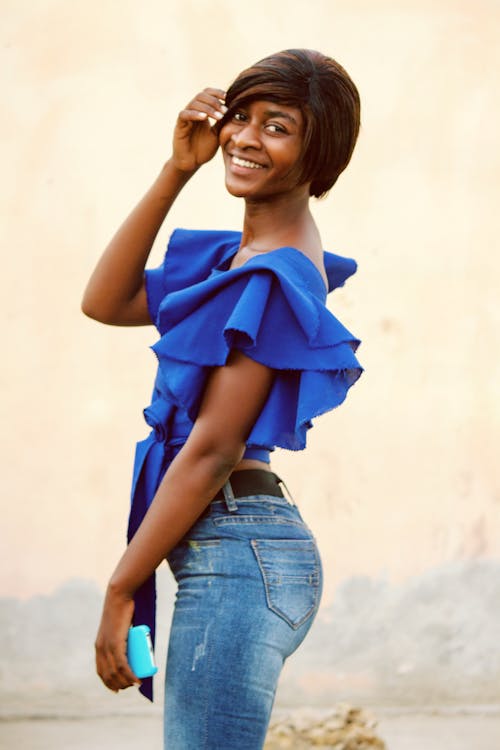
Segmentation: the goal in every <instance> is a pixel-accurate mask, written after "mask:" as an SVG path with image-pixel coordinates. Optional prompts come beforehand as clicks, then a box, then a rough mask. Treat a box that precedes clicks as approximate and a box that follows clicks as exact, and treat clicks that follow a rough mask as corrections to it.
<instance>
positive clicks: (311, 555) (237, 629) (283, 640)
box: [164, 495, 322, 750]
mask: <svg viewBox="0 0 500 750" xmlns="http://www.w3.org/2000/svg"><path fill="white" fill-rule="evenodd" d="M167 559H168V563H169V565H170V567H171V570H172V572H173V574H174V576H175V578H176V580H177V582H178V586H179V588H178V593H177V597H176V603H175V610H174V616H173V619H172V627H171V629H170V639H169V649H168V660H167V676H166V685H165V715H164V722H165V748H168V750H190V749H191V748H193V749H194V748H204V750H221V748H228V750H229V748H231V750H260V748H262V746H263V744H264V739H265V735H266V729H267V725H268V722H269V717H270V714H271V708H272V705H273V700H274V695H275V691H276V684H277V681H278V677H279V675H280V672H281V670H282V668H283V663H284V661H285V659H286V658H287V657H288V656H289V655H290V654H291V653H293V652H294V651H295V650H296V649H297V648H298V646H299V645H300V643H301V642H302V641H303V639H304V638H305V636H306V634H307V632H308V630H309V628H310V627H311V625H312V623H313V620H314V617H315V615H316V612H317V610H318V606H319V603H320V598H321V588H322V570H321V561H320V557H319V554H318V550H317V546H316V543H315V540H314V537H313V536H312V534H311V532H310V530H309V529H308V527H307V526H306V524H305V523H304V521H303V520H302V517H301V515H300V513H299V511H298V510H297V508H296V506H294V505H291V504H290V503H289V502H288V501H287V500H285V498H281V497H268V496H265V495H264V496H259V495H257V496H255V495H254V496H252V497H243V498H238V499H237V500H236V503H235V507H234V509H233V510H229V507H228V505H227V504H226V503H225V502H224V501H219V502H212V503H211V505H210V506H209V507H208V509H207V511H206V512H205V513H204V514H203V515H202V516H201V518H200V519H199V520H198V521H197V522H196V523H195V524H194V526H193V527H192V528H191V529H190V531H189V534H188V535H187V536H186V538H185V539H183V540H182V541H181V542H180V543H179V544H178V545H176V547H174V549H173V550H172V551H171V552H170V554H169V555H168V558H167ZM235 602H237V606H231V603H235Z"/></svg>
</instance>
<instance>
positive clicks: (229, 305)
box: [82, 50, 361, 750]
mask: <svg viewBox="0 0 500 750" xmlns="http://www.w3.org/2000/svg"><path fill="white" fill-rule="evenodd" d="M212 121H215V124H211V122H212ZM358 129H359V97H358V94H357V91H356V88H355V86H354V84H353V83H352V81H351V79H350V78H349V76H348V75H347V73H346V72H345V71H344V70H343V68H342V67H341V66H340V65H338V63H336V62H335V61H334V60H332V59H331V58H328V57H326V56H324V55H321V54H320V53H318V52H311V51H308V50H289V51H286V52H281V53H278V54H276V55H272V56H270V57H269V58H266V59H265V60H262V61H261V62H259V63H257V64H256V65H255V66H253V67H252V68H249V69H248V70H247V71H244V72H243V73H242V74H240V76H238V77H237V79H236V80H235V82H234V83H233V84H232V86H231V87H230V88H229V91H228V92H227V95H226V93H225V92H224V91H222V90H221V89H218V88H206V89H204V90H203V91H202V92H200V93H199V94H197V95H196V96H195V97H194V98H193V99H192V100H191V101H190V102H189V104H188V105H187V107H186V108H185V109H184V110H182V111H181V112H180V113H179V116H178V119H177V123H176V126H175V130H174V139H173V150H172V155H171V156H170V158H169V159H168V160H167V162H166V163H165V165H164V167H163V169H162V170H161V173H160V175H159V176H158V178H157V179H156V181H155V182H154V184H153V185H152V187H151V188H150V190H149V191H148V193H147V194H146V195H145V196H144V198H143V199H142V201H141V202H140V203H139V204H138V206H137V207H136V208H135V209H134V211H133V212H132V213H131V215H130V216H129V217H128V218H127V219H126V220H125V222H124V223H123V225H122V226H121V227H120V228H119V229H118V231H117V233H116V234H115V236H114V237H113V239H112V240H111V242H110V244H109V245H108V247H107V248H106V250H105V252H104V254H103V256H102V257H101V259H100V261H99V262H98V264H97V266H96V269H95V271H94V273H93V275H92V277H91V279H90V281H89V283H88V286H87V289H86V291H85V295H84V300H83V305H82V307H83V311H84V312H85V313H86V314H87V315H89V316H91V317H93V318H95V319H97V320H99V321H101V322H104V323H111V324H115V325H142V324H151V323H153V324H154V325H155V326H156V328H157V330H158V333H159V339H158V341H157V342H156V344H155V345H154V346H153V349H154V351H155V354H156V355H157V358H158V374H157V377H156V380H155V386H154V391H153V398H152V401H151V404H150V405H149V406H148V407H147V408H146V409H145V410H144V416H145V419H146V422H147V423H148V425H149V426H150V427H151V433H150V435H149V436H148V437H147V438H146V439H145V440H143V441H141V442H140V443H138V444H137V451H136V460H135V465H134V476H133V485H132V507H131V512H130V519H129V534H128V539H129V544H128V547H127V549H126V550H125V552H124V554H123V556H122V558H121V560H120V561H119V563H118V565H117V567H116V570H115V572H114V573H113V575H112V577H111V580H110V583H109V586H108V589H107V592H106V598H105V602H104V607H103V613H102V619H101V623H100V627H99V632H98V635H97V639H96V664H97V671H98V673H99V675H100V677H101V678H102V680H103V682H104V683H105V685H106V686H107V687H108V688H110V689H111V690H114V691H118V690H121V689H124V688H127V687H130V686H131V685H134V684H137V683H139V682H140V680H139V679H138V677H137V676H136V675H135V674H134V673H133V672H132V670H131V668H130V665H129V664H128V662H127V658H126V644H127V634H128V630H129V626H130V625H131V623H132V622H134V623H135V624H137V625H149V627H150V629H151V632H152V636H153V640H154V625H155V618H154V604H155V582H154V573H155V570H156V568H157V566H158V565H159V564H160V563H161V562H162V560H164V559H165V558H166V559H167V561H168V564H169V565H170V568H171V570H172V572H173V574H174V576H175V578H176V580H177V582H178V585H179V588H178V594H177V600H176V606H175V612H174V617H173V622H172V628H171V633H170V644H169V653H168V663H167V675H166V691H165V747H166V748H168V750H187V749H188V748H201V747H203V748H205V750H216V749H217V750H219V749H220V748H222V747H224V748H238V750H258V749H260V748H262V746H263V743H264V739H265V734H266V729H267V725H268V722H269V717H270V713H271V708H272V704H273V700H274V694H275V690H276V685H277V681H278V678H279V675H280V672H281V669H282V666H283V662H284V660H285V659H286V658H287V656H288V655H289V654H291V653H292V652H293V651H294V650H295V649H296V648H297V647H298V646H299V645H300V643H301V642H302V640H303V639H304V637H305V636H306V634H307V632H308V630H309V628H310V627H311V624H312V622H313V619H314V616H315V614H316V612H317V609H318V606H319V600H320V595H321V583H322V578H321V563H320V559H319V554H318V550H317V548H316V542H315V540H314V536H313V534H312V533H311V531H310V530H309V528H308V526H307V525H306V524H305V523H304V521H303V519H302V516H301V514H300V512H299V510H298V508H297V506H296V505H295V503H294V502H293V501H292V500H291V499H290V498H288V499H287V497H286V493H284V492H283V489H282V485H283V486H284V483H283V482H282V480H281V479H280V478H279V477H277V476H276V474H274V473H273V472H272V471H271V466H270V453H271V452H272V451H273V450H274V448H275V447H281V448H286V449H289V450H302V449H303V448H305V446H306V437H307V432H308V430H309V429H310V428H311V427H312V419H313V418H315V417H317V416H319V415H320V414H323V413H324V412H326V411H328V410H330V409H333V408H334V407H336V406H338V405H339V404H341V403H342V401H343V400H344V399H345V397H346V395H347V391H348V389H349V388H350V386H351V385H352V384H353V383H354V382H355V381H356V380H357V379H358V377H359V375H360V373H361V367H360V365H359V363H358V361H357V359H356V356H355V351H356V349H357V346H358V344H359V341H358V340H357V339H356V338H355V337H354V336H353V335H352V334H351V333H350V332H349V331H347V330H346V329H345V328H344V326H342V324H341V323H340V322H339V321H338V320H337V319H336V318H335V317H334V316H333V315H332V313H331V312H330V311H329V310H328V309H327V307H326V305H325V302H326V294H327V291H331V290H332V289H334V288H336V287H338V286H341V285H342V284H343V283H344V281H345V280H346V279H347V278H348V277H349V276H350V275H351V274H353V273H354V271H355V270H356V264H355V262H354V261H352V260H350V259H347V258H341V257H339V256H336V255H333V254H331V253H328V252H325V251H324V249H323V245H322V242H321V238H320V235H319V231H318V228H317V226H316V224H315V222H314V219H313V217H312V215H311V212H310V210H309V200H310V196H311V195H314V196H320V195H323V194H324V193H325V192H326V191H327V190H328V189H329V188H330V187H331V186H332V185H333V184H334V183H335V181H336V179H337V177H338V175H339V174H340V173H341V171H342V170H343V169H344V168H345V167H346V165H347V163H348V161H349V159H350V156H351V153H352V150H353V148H354V144H355V141H356V137H357V133H358ZM219 146H220V147H221V151H222V154H223V158H224V163H225V170H226V176H225V180H226V187H227V189H228V191H229V192H230V193H231V194H232V195H235V196H238V197H241V198H243V199H244V201H245V217H244V223H243V230H242V232H229V231H221V230H215V231H188V230H176V231H175V232H174V233H173V234H172V237H171V239H170V242H169V246H168V250H167V253H166V255H165V259H164V262H163V264H162V265H161V266H160V267H159V268H157V269H147V270H145V265H146V262H147V259H148V256H149V253H150V250H151V247H152V244H153V242H154V239H155V237H156V234H157V232H158V230H159V228H160V226H161V225H162V223H163V221H164V219H165V217H166V215H167V213H168V212H169V210H170V208H171V206H172V204H173V203H174V201H175V199H176V197H177V195H178V194H179V192H180V190H182V188H183V187H184V186H185V184H186V183H187V182H188V180H189V179H190V178H191V177H192V176H193V175H194V174H195V172H196V171H197V170H198V169H199V168H200V167H201V166H202V165H203V164H205V163H206V162H208V161H209V160H210V159H211V158H212V157H213V156H214V155H215V153H216V152H217V150H218V148H219ZM278 344H279V345H278ZM141 690H142V692H144V693H145V694H146V695H147V696H148V697H150V698H152V683H151V678H148V679H145V680H143V682H142V685H141Z"/></svg>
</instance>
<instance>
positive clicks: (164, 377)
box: [128, 229, 362, 698]
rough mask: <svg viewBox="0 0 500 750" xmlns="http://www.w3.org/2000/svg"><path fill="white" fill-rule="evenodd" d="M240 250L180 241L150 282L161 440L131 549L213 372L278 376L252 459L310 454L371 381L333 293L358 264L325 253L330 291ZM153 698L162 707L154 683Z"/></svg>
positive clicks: (237, 238)
mask: <svg viewBox="0 0 500 750" xmlns="http://www.w3.org/2000/svg"><path fill="white" fill-rule="evenodd" d="M240 242H241V233H240V232H232V231H200V230H185V229H177V230H175V231H174V232H173V234H172V236H171V238H170V242H169V245H168V248H167V252H166V254H165V258H164V261H163V263H162V264H161V265H160V266H159V267H158V268H155V269H152V270H147V271H146V272H145V280H146V290H147V299H148V307H149V312H150V315H151V319H152V320H153V321H154V322H155V324H156V327H157V329H158V332H159V340H158V341H157V342H156V343H155V344H154V345H153V347H152V349H153V351H154V352H155V354H156V356H157V358H158V371H157V376H156V380H155V385H154V390H153V396H152V400H151V404H150V406H148V407H147V409H145V410H144V417H145V419H146V422H147V423H148V424H149V425H150V426H151V428H152V430H151V433H150V435H149V436H148V438H146V440H143V441H141V442H140V443H138V444H137V449H136V458H135V463H134V474H133V482H132V507H131V513H130V519H129V529H128V538H129V539H130V538H131V537H132V536H133V534H134V533H135V531H136V530H137V528H138V526H139V524H140V522H141V521H142V518H143V517H144V514H145V513H146V511H147V509H148V507H149V505H150V503H151V501H152V499H153V497H154V494H155V492H156V490H157V488H158V485H159V483H160V482H161V479H162V478H163V475H164V473H165V471H166V470H167V468H168V466H169V464H170V462H171V460H172V459H173V457H174V456H175V455H176V453H177V452H178V451H179V450H180V448H181V447H182V445H183V444H184V442H185V441H186V439H187V437H188V436H189V432H190V430H191V428H192V425H193V423H194V421H195V420H196V416H197V413H198V410H199V407H200V402H201V399H202V396H203V392H204V387H205V383H206V380H207V377H208V376H209V373H210V371H211V369H212V368H213V367H220V366H223V365H224V364H225V363H226V361H227V358H228V355H229V352H230V351H231V349H233V348H236V349H239V350H240V351H242V352H244V353H245V355H247V356H248V357H251V358H252V359H254V360H255V361H257V362H260V363H261V364H264V365H267V366H268V367H271V368H273V369H274V370H275V378H274V381H273V385H272V388H271V392H270V394H269V396H268V399H267V401H266V403H265V405H264V407H263V409H262V411H261V413H260V415H259V417H258V418H257V420H256V422H255V424H254V426H253V429H252V431H251V433H250V435H249V438H248V441H247V450H246V452H245V457H247V458H250V457H252V458H259V459H261V460H269V451H270V450H272V449H273V448H275V447H280V448H287V449H290V450H302V449H303V448H305V446H306V437H307V432H308V430H309V429H310V428H311V427H312V420H313V419H314V418H315V417H317V416H319V415H320V414H323V413H325V412H327V411H330V410H331V409H333V408H334V407H336V406H338V405H339V404H341V403H342V402H343V401H344V399H345V397H346V395H347V391H348V389H349V388H350V386H351V385H352V384H353V383H354V382H355V381H356V380H357V379H358V378H359V376H360V374H361V372H362V368H361V366H360V365H359V362H358V361H357V359H356V355H355V352H356V349H357V347H358V345H359V340H358V339H357V338H356V337H355V336H353V335H352V334H351V333H350V332H349V331H348V330H347V328H345V327H344V326H343V325H342V323H340V321H339V320H337V318H336V317H335V316H334V315H332V313H331V312H330V311H329V310H328V309H327V307H326V305H325V303H326V296H327V292H331V291H332V290H334V289H336V288H337V287H340V286H343V284H344V282H345V280H346V279H347V278H348V277H349V276H351V275H352V274H353V273H355V271H356V263H355V261H354V260H352V259H350V258H343V257H341V256H339V255H334V254H333V253H328V252H325V254H324V260H325V268H326V274H327V278H328V289H326V288H325V284H324V281H323V277H322V276H321V274H320V273H319V271H318V269H317V268H316V266H315V265H314V263H313V262H312V261H311V260H309V258H308V257H307V256H305V255H304V254H303V253H301V252H300V251H298V250H296V249H295V248H293V247H280V248H277V249H276V250H272V251H270V252H267V253H263V254H261V255H258V256H254V257H252V258H251V259H250V260H247V261H246V262H245V263H244V264H243V265H242V266H239V267H238V268H234V269H229V266H230V264H231V260H232V258H233V256H234V255H235V254H236V252H237V251H238V249H239V247H240ZM154 599H155V589H154V578H152V579H151V580H150V581H147V582H146V584H144V586H143V587H142V588H141V589H140V590H139V591H138V592H137V595H136V609H135V615H134V621H135V622H137V623H140V624H144V623H146V624H149V626H150V627H151V630H152V636H153V639H154ZM142 692H144V694H145V695H147V696H148V697H150V698H151V697H152V684H151V679H148V680H144V681H143V685H142Z"/></svg>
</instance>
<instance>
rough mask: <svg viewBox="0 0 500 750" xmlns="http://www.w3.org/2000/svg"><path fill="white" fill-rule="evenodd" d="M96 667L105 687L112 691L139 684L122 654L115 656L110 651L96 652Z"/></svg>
mask: <svg viewBox="0 0 500 750" xmlns="http://www.w3.org/2000/svg"><path fill="white" fill-rule="evenodd" d="M96 669H97V674H98V675H99V677H100V678H101V680H102V681H103V682H104V684H105V685H106V687H107V688H109V689H110V690H113V692H118V690H124V689H125V688H128V687H131V686H132V685H138V684H140V680H139V678H138V677H136V675H135V674H134V673H133V672H132V670H131V669H130V666H129V664H128V662H127V659H126V658H125V656H124V655H121V654H120V655H119V656H115V654H113V652H112V651H104V650H101V651H100V652H96Z"/></svg>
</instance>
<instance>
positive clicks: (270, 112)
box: [264, 109, 298, 125]
mask: <svg viewBox="0 0 500 750" xmlns="http://www.w3.org/2000/svg"><path fill="white" fill-rule="evenodd" d="M264 114H265V115H266V117H282V118H283V119H285V120H289V121H290V122H291V123H293V124H294V125H298V122H297V120H296V119H295V117H293V116H292V115H289V114H288V113H287V112H283V111H282V110H281V109H266V111H265V113H264Z"/></svg>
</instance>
